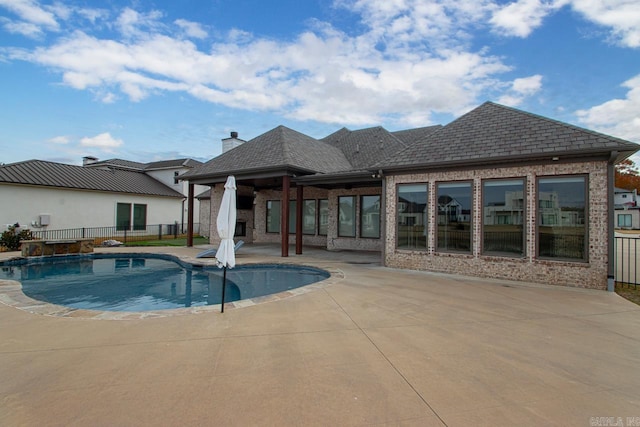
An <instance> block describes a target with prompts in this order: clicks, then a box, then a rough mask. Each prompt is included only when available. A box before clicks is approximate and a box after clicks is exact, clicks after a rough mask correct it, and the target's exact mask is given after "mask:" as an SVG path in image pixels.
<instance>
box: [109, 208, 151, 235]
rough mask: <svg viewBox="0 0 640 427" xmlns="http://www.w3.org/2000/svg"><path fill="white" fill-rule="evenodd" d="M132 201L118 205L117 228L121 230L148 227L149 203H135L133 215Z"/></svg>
mask: <svg viewBox="0 0 640 427" xmlns="http://www.w3.org/2000/svg"><path fill="white" fill-rule="evenodd" d="M131 213H132V210H131V203H118V204H117V206H116V229H117V230H119V231H124V230H131V224H132V223H133V229H134V230H144V229H146V228H147V205H137V204H134V205H133V217H132V216H131Z"/></svg>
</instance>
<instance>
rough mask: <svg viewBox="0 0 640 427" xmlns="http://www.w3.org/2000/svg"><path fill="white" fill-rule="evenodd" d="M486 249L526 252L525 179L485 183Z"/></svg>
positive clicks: (483, 220) (483, 217)
mask: <svg viewBox="0 0 640 427" xmlns="http://www.w3.org/2000/svg"><path fill="white" fill-rule="evenodd" d="M482 200H483V207H482V239H483V240H482V250H483V253H485V254H497V255H524V208H525V201H524V180H522V179H514V180H491V181H485V182H484V183H483V186H482Z"/></svg>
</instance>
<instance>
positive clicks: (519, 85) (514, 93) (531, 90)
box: [498, 74, 542, 107]
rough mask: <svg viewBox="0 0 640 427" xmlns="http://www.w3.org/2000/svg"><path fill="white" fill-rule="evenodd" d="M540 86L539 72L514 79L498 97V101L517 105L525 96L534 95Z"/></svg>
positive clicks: (513, 105)
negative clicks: (507, 88)
mask: <svg viewBox="0 0 640 427" xmlns="http://www.w3.org/2000/svg"><path fill="white" fill-rule="evenodd" d="M541 88H542V76H541V75H540V74H536V75H534V76H530V77H523V78H518V79H515V80H514V81H513V82H512V83H511V87H510V88H509V90H508V91H507V92H506V93H505V94H504V95H502V96H501V97H500V98H499V99H498V103H500V104H504V105H509V106H511V107H517V106H518V105H520V104H521V103H522V102H523V101H524V100H525V98H527V97H529V96H532V95H535V94H536V93H537V92H538V91H540V89H541Z"/></svg>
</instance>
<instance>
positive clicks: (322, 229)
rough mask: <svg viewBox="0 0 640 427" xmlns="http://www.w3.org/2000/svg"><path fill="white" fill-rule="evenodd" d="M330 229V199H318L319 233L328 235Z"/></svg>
mask: <svg viewBox="0 0 640 427" xmlns="http://www.w3.org/2000/svg"><path fill="white" fill-rule="evenodd" d="M328 229H329V200H327V199H321V200H318V235H320V236H326V235H327V231H328Z"/></svg>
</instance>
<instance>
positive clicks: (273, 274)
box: [0, 254, 330, 312]
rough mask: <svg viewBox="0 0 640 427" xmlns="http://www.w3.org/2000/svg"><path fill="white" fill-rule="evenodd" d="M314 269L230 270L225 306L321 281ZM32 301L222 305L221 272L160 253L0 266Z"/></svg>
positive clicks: (142, 306) (137, 307)
mask: <svg viewBox="0 0 640 427" xmlns="http://www.w3.org/2000/svg"><path fill="white" fill-rule="evenodd" d="M329 276H330V274H329V272H327V271H325V270H321V269H318V268H313V267H306V266H294V265H281V264H253V265H239V266H236V268H233V269H229V270H227V287H226V294H225V303H227V302H233V301H239V300H245V299H252V298H256V297H261V296H265V295H270V294H275V293H279V292H283V291H287V290H291V289H295V288H298V287H301V286H305V285H308V284H311V283H315V282H318V281H322V280H324V279H327V278H328V277H329ZM1 279H8V280H15V281H19V282H21V283H22V292H23V293H24V294H25V295H27V296H28V297H30V298H33V299H35V300H38V301H45V302H48V303H51V304H56V305H61V306H65V307H69V308H74V309H87V310H103V311H128V312H138V311H155V310H167V309H175V308H184V307H198V306H206V305H215V304H220V303H221V299H222V298H221V297H222V270H221V269H219V268H217V267H215V266H197V265H191V264H189V263H185V262H182V261H181V260H179V259H177V258H175V257H173V256H170V255H160V254H92V255H80V256H64V257H43V258H38V259H33V258H29V259H21V260H15V261H8V262H4V263H0V280H1Z"/></svg>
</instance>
